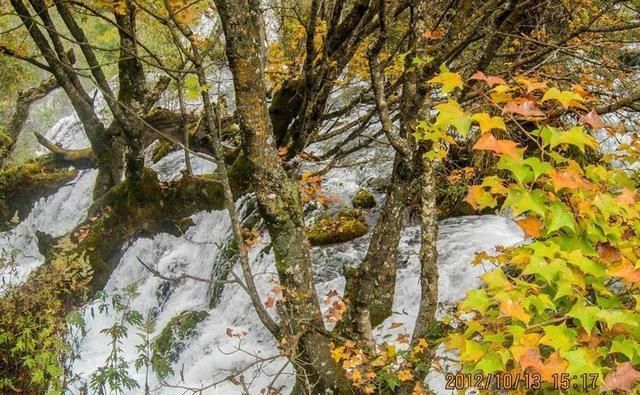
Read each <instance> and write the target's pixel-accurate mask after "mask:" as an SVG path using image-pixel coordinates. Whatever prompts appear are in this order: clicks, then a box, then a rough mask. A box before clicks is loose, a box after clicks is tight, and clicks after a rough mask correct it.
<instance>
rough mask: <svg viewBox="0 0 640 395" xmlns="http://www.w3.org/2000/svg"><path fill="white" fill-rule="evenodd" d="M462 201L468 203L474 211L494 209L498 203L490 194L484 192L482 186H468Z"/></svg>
mask: <svg viewBox="0 0 640 395" xmlns="http://www.w3.org/2000/svg"><path fill="white" fill-rule="evenodd" d="M464 201H465V202H467V203H469V205H470V206H471V207H473V209H474V210H480V209H483V208H485V207H495V206H496V205H497V204H498V201H497V200H496V199H495V198H494V197H493V196H492V195H491V194H490V193H488V192H487V191H485V190H484V188H483V187H482V185H472V186H470V187H469V192H468V193H467V196H466V197H465V198H464Z"/></svg>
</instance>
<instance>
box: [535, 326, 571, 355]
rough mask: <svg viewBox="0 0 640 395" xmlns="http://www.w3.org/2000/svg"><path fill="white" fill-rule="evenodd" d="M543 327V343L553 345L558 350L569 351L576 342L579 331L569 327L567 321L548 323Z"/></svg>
mask: <svg viewBox="0 0 640 395" xmlns="http://www.w3.org/2000/svg"><path fill="white" fill-rule="evenodd" d="M542 329H543V330H544V336H543V337H542V339H540V343H541V344H546V345H547V346H551V347H553V348H554V349H556V350H558V351H568V350H570V349H571V348H572V347H573V346H574V345H575V344H576V338H577V337H578V332H576V330H575V329H571V328H567V325H566V324H565V323H562V324H561V325H547V326H544V327H542Z"/></svg>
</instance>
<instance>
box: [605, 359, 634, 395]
mask: <svg viewBox="0 0 640 395" xmlns="http://www.w3.org/2000/svg"><path fill="white" fill-rule="evenodd" d="M639 379H640V372H638V371H637V370H635V369H634V368H633V365H631V362H624V363H621V364H620V365H618V366H617V367H616V369H615V370H614V371H613V372H611V373H609V374H608V375H607V377H605V379H604V386H603V389H604V390H605V391H614V390H622V391H627V392H629V391H631V390H632V389H633V387H634V384H635V383H636V381H638V380H639Z"/></svg>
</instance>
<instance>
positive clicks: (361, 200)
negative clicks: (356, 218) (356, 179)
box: [351, 188, 376, 208]
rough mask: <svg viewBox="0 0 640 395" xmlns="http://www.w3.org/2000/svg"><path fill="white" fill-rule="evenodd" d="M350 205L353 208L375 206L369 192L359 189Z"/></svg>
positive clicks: (374, 201)
mask: <svg viewBox="0 0 640 395" xmlns="http://www.w3.org/2000/svg"><path fill="white" fill-rule="evenodd" d="M351 204H352V205H353V207H354V208H373V207H375V206H376V199H375V198H374V197H373V194H372V193H371V192H369V191H368V190H366V189H363V188H361V189H358V192H356V194H355V196H354V197H353V199H352V200H351Z"/></svg>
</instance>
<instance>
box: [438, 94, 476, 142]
mask: <svg viewBox="0 0 640 395" xmlns="http://www.w3.org/2000/svg"><path fill="white" fill-rule="evenodd" d="M435 108H436V110H438V116H437V117H436V122H435V123H434V127H436V128H441V129H446V128H447V127H449V126H451V127H453V128H455V129H456V130H457V131H458V132H460V134H462V135H463V136H466V135H467V134H468V133H469V129H470V128H471V117H470V116H469V114H466V113H465V112H464V111H463V110H462V107H460V104H458V102H457V101H455V100H451V99H450V100H449V101H447V102H446V103H442V104H438V105H437V106H436V107H435Z"/></svg>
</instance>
